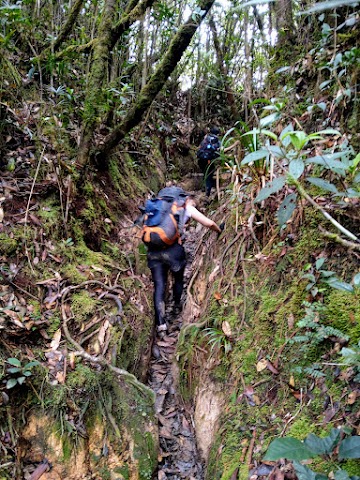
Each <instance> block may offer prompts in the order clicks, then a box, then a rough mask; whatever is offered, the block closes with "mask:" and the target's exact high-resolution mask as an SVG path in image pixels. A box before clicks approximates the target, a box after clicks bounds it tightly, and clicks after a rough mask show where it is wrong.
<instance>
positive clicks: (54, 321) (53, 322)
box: [46, 313, 61, 337]
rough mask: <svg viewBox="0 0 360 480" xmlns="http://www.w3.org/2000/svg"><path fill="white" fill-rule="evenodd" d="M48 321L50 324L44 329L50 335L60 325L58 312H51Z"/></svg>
mask: <svg viewBox="0 0 360 480" xmlns="http://www.w3.org/2000/svg"><path fill="white" fill-rule="evenodd" d="M49 321H50V325H49V326H48V327H47V329H46V331H47V333H48V335H49V336H50V337H51V336H52V335H53V334H54V333H55V332H56V330H58V328H59V327H60V325H61V318H60V314H59V313H53V314H52V315H51V317H50V318H49Z"/></svg>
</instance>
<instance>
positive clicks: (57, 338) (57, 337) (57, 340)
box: [50, 328, 61, 351]
mask: <svg viewBox="0 0 360 480" xmlns="http://www.w3.org/2000/svg"><path fill="white" fill-rule="evenodd" d="M60 340H61V329H60V328H59V329H58V330H56V332H55V333H54V336H53V339H52V340H51V343H50V349H51V350H53V351H55V350H57V349H58V348H59V345H60Z"/></svg>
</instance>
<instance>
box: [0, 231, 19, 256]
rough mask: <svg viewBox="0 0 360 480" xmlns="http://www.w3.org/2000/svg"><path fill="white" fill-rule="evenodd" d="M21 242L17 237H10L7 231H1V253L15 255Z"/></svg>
mask: <svg viewBox="0 0 360 480" xmlns="http://www.w3.org/2000/svg"><path fill="white" fill-rule="evenodd" d="M20 246H21V243H20V242H19V241H18V240H17V239H16V238H10V237H9V235H8V234H6V233H0V254H1V255H5V256H11V255H14V254H15V253H16V251H17V249H18V248H19V247H20Z"/></svg>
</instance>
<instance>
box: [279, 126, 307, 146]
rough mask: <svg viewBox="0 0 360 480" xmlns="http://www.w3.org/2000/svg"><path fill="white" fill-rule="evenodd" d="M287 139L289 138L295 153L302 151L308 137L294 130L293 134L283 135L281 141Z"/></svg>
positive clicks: (300, 131)
mask: <svg viewBox="0 0 360 480" xmlns="http://www.w3.org/2000/svg"><path fill="white" fill-rule="evenodd" d="M287 137H290V141H291V143H292V144H293V146H294V148H295V149H296V150H297V151H300V150H302V149H303V148H304V146H305V145H306V143H307V141H308V136H307V135H306V133H305V132H303V131H302V130H295V131H293V132H288V133H285V135H283V137H282V139H283V141H284V140H285V139H286V138H287Z"/></svg>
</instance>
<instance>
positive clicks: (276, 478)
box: [269, 467, 285, 480]
mask: <svg viewBox="0 0 360 480" xmlns="http://www.w3.org/2000/svg"><path fill="white" fill-rule="evenodd" d="M284 478H285V476H284V472H282V471H281V470H280V469H279V468H278V467H276V468H274V470H273V471H272V472H271V474H270V476H269V480H284Z"/></svg>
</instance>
